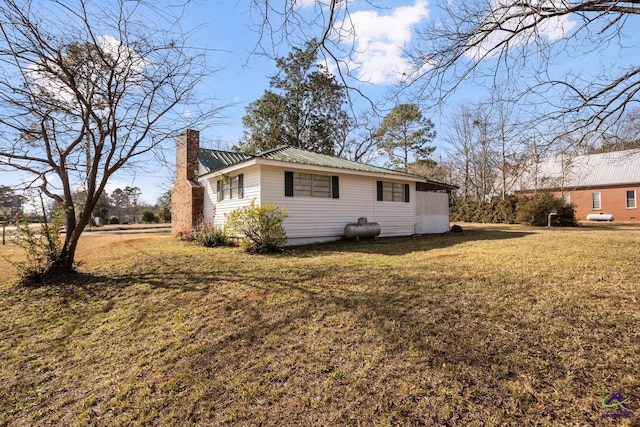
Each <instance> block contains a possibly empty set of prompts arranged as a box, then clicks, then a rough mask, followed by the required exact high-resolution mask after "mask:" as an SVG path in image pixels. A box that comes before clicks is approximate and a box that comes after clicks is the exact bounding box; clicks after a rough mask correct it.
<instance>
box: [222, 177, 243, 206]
mask: <svg viewBox="0 0 640 427" xmlns="http://www.w3.org/2000/svg"><path fill="white" fill-rule="evenodd" d="M243 178H244V174H240V175H236V176H232V177H225V178H223V179H219V180H218V182H217V183H216V191H217V194H218V201H219V202H220V201H222V200H231V199H242V198H243V197H244V188H243V186H244V179H243Z"/></svg>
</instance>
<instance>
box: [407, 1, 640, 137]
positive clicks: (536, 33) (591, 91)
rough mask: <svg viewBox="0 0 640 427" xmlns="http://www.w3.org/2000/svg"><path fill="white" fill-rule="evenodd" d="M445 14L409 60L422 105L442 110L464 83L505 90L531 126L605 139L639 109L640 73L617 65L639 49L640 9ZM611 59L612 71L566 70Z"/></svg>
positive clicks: (531, 6)
mask: <svg viewBox="0 0 640 427" xmlns="http://www.w3.org/2000/svg"><path fill="white" fill-rule="evenodd" d="M439 12H440V13H439V14H438V16H439V17H440V18H441V19H438V20H432V21H431V23H430V24H429V25H428V27H427V28H425V29H424V30H422V31H421V32H420V39H421V40H422V42H421V46H420V47H419V48H417V49H416V50H415V51H414V52H413V54H412V58H413V70H412V72H411V73H410V74H411V75H410V76H409V78H408V79H407V82H408V83H407V86H406V87H405V89H411V90H413V91H414V92H413V93H415V94H416V96H419V97H421V98H423V99H434V95H435V104H442V103H443V101H444V100H445V99H447V97H448V96H449V95H450V94H451V93H453V92H454V91H456V89H458V88H460V85H461V84H463V83H464V82H469V81H473V82H474V84H483V83H486V85H487V87H491V86H492V85H494V84H495V83H496V82H501V83H502V82H509V84H510V85H511V88H512V89H513V92H511V93H512V94H513V95H512V98H511V99H512V100H513V101H518V102H519V104H520V105H521V106H522V107H525V106H526V107H527V108H529V109H530V110H529V114H530V116H529V117H530V118H532V119H531V120H535V121H538V122H539V121H545V123H547V124H551V123H554V124H559V125H561V126H562V127H563V129H566V131H567V132H568V133H573V132H575V131H580V133H582V134H583V135H586V134H587V133H589V132H595V133H596V134H602V133H603V132H605V131H606V130H607V128H608V127H609V126H611V125H612V124H614V123H615V122H616V121H617V120H619V119H620V117H621V116H622V115H623V113H624V112H625V110H626V109H627V108H628V107H629V106H630V105H631V104H632V103H635V102H637V101H638V100H639V98H638V90H639V89H640V64H637V62H636V63H635V64H634V63H633V60H631V61H630V62H631V63H630V64H629V65H618V63H620V64H623V63H624V62H625V60H624V58H625V57H627V58H629V57H631V58H635V57H636V53H637V48H638V47H639V45H638V41H637V39H635V38H631V37H627V35H626V34H625V29H627V28H631V27H632V26H637V25H638V19H637V18H636V15H638V14H640V8H638V6H637V2H635V1H614V2H612V1H605V0H594V1H574V2H567V1H556V0H551V1H549V0H524V1H518V2H512V1H505V0H471V1H461V2H441V10H440V11H439ZM612 52H615V53H616V54H617V59H616V60H615V62H613V63H612V64H607V63H605V62H601V63H591V64H588V65H587V64H584V63H583V64H580V65H578V67H577V68H576V69H572V68H571V67H570V64H569V62H570V61H576V62H579V61H580V60H581V59H582V58H584V57H587V56H588V55H590V56H589V57H590V58H593V59H594V60H596V61H597V60H599V58H598V55H599V54H602V55H603V56H604V54H605V53H609V54H610V53H612ZM559 58H562V59H563V60H559ZM557 135H558V136H559V137H562V134H561V133H557Z"/></svg>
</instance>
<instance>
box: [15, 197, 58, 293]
mask: <svg viewBox="0 0 640 427" xmlns="http://www.w3.org/2000/svg"><path fill="white" fill-rule="evenodd" d="M64 224H65V211H64V208H60V209H58V210H56V212H55V213H54V217H53V221H52V222H51V223H46V222H44V223H43V224H42V225H41V226H40V229H39V230H38V232H37V233H36V232H35V231H34V229H32V228H31V227H29V221H28V219H27V218H26V217H25V218H24V219H23V220H22V222H20V223H19V224H17V229H16V238H15V241H14V242H15V244H16V245H17V246H19V247H21V248H22V249H24V252H25V255H26V260H25V261H16V262H12V261H10V262H11V263H12V264H13V265H14V266H15V267H16V269H17V270H18V271H19V273H20V282H21V283H22V284H24V285H28V286H30V285H35V284H37V283H39V282H41V281H42V279H43V278H44V277H45V276H47V275H48V274H50V272H51V271H52V270H53V269H54V267H55V264H56V262H57V261H58V260H59V259H60V255H61V253H62V246H63V242H62V240H61V239H60V230H61V229H62V228H63V226H64Z"/></svg>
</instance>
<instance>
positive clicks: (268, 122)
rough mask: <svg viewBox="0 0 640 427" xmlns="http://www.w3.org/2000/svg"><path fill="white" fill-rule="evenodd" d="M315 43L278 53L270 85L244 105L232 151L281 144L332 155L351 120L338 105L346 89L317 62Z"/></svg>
mask: <svg viewBox="0 0 640 427" xmlns="http://www.w3.org/2000/svg"><path fill="white" fill-rule="evenodd" d="M316 46H317V42H316V41H315V40H312V41H310V42H309V43H307V45H306V48H305V50H300V49H294V51H293V52H291V53H290V54H289V55H288V56H287V57H286V58H278V59H277V60H276V65H277V67H278V68H279V72H278V73H277V74H275V75H274V76H272V77H271V80H270V86H271V88H272V89H273V90H267V91H265V93H264V95H263V96H262V97H261V98H260V99H258V100H256V101H254V102H252V103H251V104H249V105H248V106H247V108H246V112H247V114H246V115H245V116H244V117H243V119H242V123H243V124H244V126H245V129H246V130H245V136H244V139H243V141H241V142H240V143H239V145H238V146H237V147H235V148H236V149H238V150H241V151H245V152H258V151H266V150H270V149H273V148H276V147H279V146H282V145H291V146H294V147H300V148H306V149H309V150H312V151H315V152H318V153H324V154H335V153H336V146H337V144H338V141H340V140H341V138H344V135H345V134H346V133H348V129H349V127H350V126H351V120H350V118H349V116H348V114H347V112H346V111H345V110H344V107H345V105H346V104H347V95H346V89H345V87H344V86H342V85H341V84H339V83H338V82H337V80H336V78H335V77H334V76H333V75H332V74H331V73H329V71H328V70H327V69H326V67H324V66H323V65H321V64H318V63H317V60H318V58H317V51H316V48H315V47H316Z"/></svg>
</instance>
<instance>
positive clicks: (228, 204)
mask: <svg viewBox="0 0 640 427" xmlns="http://www.w3.org/2000/svg"><path fill="white" fill-rule="evenodd" d="M259 171H260V169H259V167H258V166H250V167H248V168H246V169H241V170H239V171H234V172H232V173H230V174H229V176H236V175H239V174H240V173H242V174H244V178H243V180H244V185H243V187H244V197H243V198H242V199H238V198H235V197H234V198H233V199H230V200H221V201H219V202H218V201H217V200H218V195H217V193H216V188H217V186H216V181H218V179H220V178H221V177H214V178H210V179H208V180H202V181H201V183H202V184H203V185H204V187H205V193H204V219H205V222H207V223H211V222H213V224H214V225H219V226H222V225H224V224H225V222H226V218H225V214H227V213H229V212H231V211H232V210H234V209H237V208H239V207H242V206H247V205H248V204H249V203H250V202H251V200H252V199H256V202H257V203H260V174H259ZM214 206H215V208H216V212H215V218H214V217H213V208H214ZM212 220H213V221H212Z"/></svg>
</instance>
